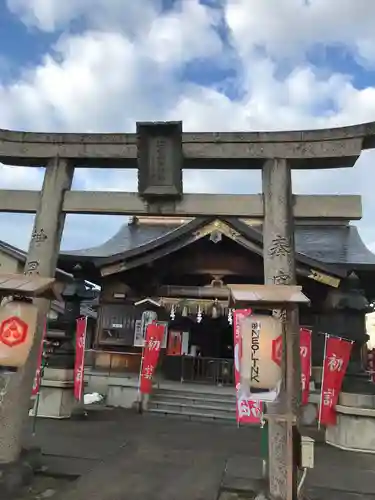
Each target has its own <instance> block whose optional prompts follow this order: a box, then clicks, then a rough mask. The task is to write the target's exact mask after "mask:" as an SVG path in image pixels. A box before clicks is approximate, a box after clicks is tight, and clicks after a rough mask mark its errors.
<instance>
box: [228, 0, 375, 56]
mask: <svg viewBox="0 0 375 500" xmlns="http://www.w3.org/2000/svg"><path fill="white" fill-rule="evenodd" d="M225 12H226V20H227V23H228V25H229V26H230V28H231V29H232V35H233V40H234V42H235V44H236V46H237V48H238V50H239V51H240V52H241V54H243V55H245V54H249V53H250V52H252V51H254V50H256V49H257V48H258V47H263V48H264V49H265V50H266V52H267V53H268V54H270V55H272V56H274V57H277V58H280V57H281V58H284V57H288V56H295V55H301V54H304V53H305V51H306V50H309V49H311V48H313V46H315V45H316V44H321V45H322V46H327V45H336V46H337V45H339V46H340V45H341V46H342V50H343V51H344V50H347V51H352V52H354V54H355V55H356V56H358V57H359V58H360V59H361V60H362V62H365V63H369V64H372V63H374V62H375V49H374V42H375V34H374V30H373V22H372V19H373V18H374V15H375V3H374V2H368V1H367V0H357V1H356V2H353V1H352V0H283V1H282V2H280V1H278V0H226V11H225Z"/></svg>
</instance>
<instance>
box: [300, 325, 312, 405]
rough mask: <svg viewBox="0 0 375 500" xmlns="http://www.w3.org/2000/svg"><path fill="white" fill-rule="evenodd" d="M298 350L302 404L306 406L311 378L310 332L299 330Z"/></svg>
mask: <svg viewBox="0 0 375 500" xmlns="http://www.w3.org/2000/svg"><path fill="white" fill-rule="evenodd" d="M299 349H300V358H301V386H302V404H303V405H307V403H308V402H309V393H310V377H311V330H308V329H307V328H300V348H299Z"/></svg>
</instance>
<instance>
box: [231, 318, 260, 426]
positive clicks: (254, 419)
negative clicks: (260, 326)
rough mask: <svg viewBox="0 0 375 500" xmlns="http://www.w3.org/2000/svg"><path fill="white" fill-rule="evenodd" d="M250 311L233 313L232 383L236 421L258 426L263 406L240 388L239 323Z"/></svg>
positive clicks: (240, 338) (240, 342)
mask: <svg viewBox="0 0 375 500" xmlns="http://www.w3.org/2000/svg"><path fill="white" fill-rule="evenodd" d="M251 312H252V311H251V309H237V310H235V311H234V313H233V344H234V381H235V384H236V419H237V422H238V423H239V424H240V423H241V424H259V423H260V419H261V416H262V409H263V404H262V402H261V401H257V400H254V399H251V398H249V397H248V396H246V395H245V392H244V390H243V388H242V387H241V360H242V332H241V322H242V320H243V319H244V318H246V317H247V316H249V315H250V314H251Z"/></svg>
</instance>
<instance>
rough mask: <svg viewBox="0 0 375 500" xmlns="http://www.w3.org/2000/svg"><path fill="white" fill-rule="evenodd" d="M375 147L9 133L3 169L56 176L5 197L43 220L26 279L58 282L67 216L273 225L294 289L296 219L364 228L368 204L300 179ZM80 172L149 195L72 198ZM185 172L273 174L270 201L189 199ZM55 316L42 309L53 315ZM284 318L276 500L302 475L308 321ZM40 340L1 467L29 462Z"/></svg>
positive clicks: (3, 143)
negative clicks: (28, 419) (23, 434)
mask: <svg viewBox="0 0 375 500" xmlns="http://www.w3.org/2000/svg"><path fill="white" fill-rule="evenodd" d="M374 141H375V122H374V123H368V124H363V125H358V126H352V127H344V128H337V129H329V130H315V131H294V132H239V133H236V132H225V133H222V132H213V133H211V132H210V133H183V132H182V123H181V122H168V123H140V124H137V133H136V134H40V133H26V132H11V131H6V130H0V162H3V163H5V164H8V165H14V166H15V168H16V166H17V165H23V166H30V167H40V166H45V167H46V173H45V179H44V184H43V188H42V191H41V193H39V192H33V191H17V190H14V191H7V190H0V211H2V212H21V213H35V212H36V213H37V216H36V219H35V224H34V231H33V235H32V239H31V242H30V248H29V255H28V259H27V263H26V268H25V272H26V273H30V274H40V275H41V276H52V275H53V274H54V272H55V268H56V262H57V258H58V253H59V248H60V241H61V235H62V230H63V225H64V216H65V214H67V213H81V214H84V213H90V214H108V215H109V214H116V215H121V214H123V215H168V216H178V217H185V216H209V215H216V216H232V217H249V218H264V237H263V238H264V271H265V272H264V274H265V282H266V283H267V284H270V283H272V284H277V285H288V284H294V283H295V259H294V228H293V223H294V222H293V221H294V218H302V219H316V218H328V219H347V220H348V219H351V220H353V219H360V218H361V215H362V213H361V200H360V197H358V196H293V195H292V186H291V169H294V168H298V169H320V168H341V167H352V166H353V165H354V164H355V162H356V160H357V158H358V157H359V155H360V153H361V151H362V149H369V148H372V147H374V145H375V142H374ZM80 167H86V168H90V167H91V168H104V169H105V168H125V169H126V168H138V172H139V192H138V193H123V192H109V193H106V192H82V191H71V190H70V188H71V183H72V179H73V173H74V168H80ZM183 168H184V169H212V170H215V169H228V168H230V169H233V170H235V169H237V170H238V169H240V170H248V169H261V170H262V178H263V193H262V194H256V195H212V194H211V195H209V194H203V195H202V194H200V195H198V194H186V195H184V194H183V186H182V169H183ZM47 307H48V304H47V303H46V302H45V301H44V302H41V303H40V310H41V313H43V312H44V313H45V311H46V308H47ZM280 314H281V317H282V319H283V321H284V322H285V328H284V331H285V332H286V333H285V336H284V339H283V340H284V342H283V349H282V366H283V391H282V392H281V398H280V401H277V402H276V404H275V405H273V407H272V408H271V409H270V415H269V421H270V425H269V429H270V439H269V442H270V446H272V453H270V457H269V472H270V492H271V494H272V495H273V497H275V498H281V499H283V500H292V497H291V495H292V489H293V488H292V487H293V484H294V483H295V477H294V472H295V470H294V469H295V466H294V464H293V457H292V453H291V452H290V451H291V450H290V446H289V445H288V443H289V444H290V441H289V440H288V436H290V435H291V427H290V426H294V425H295V422H296V421H297V420H298V394H299V381H300V379H299V376H298V372H299V337H298V310H297V309H295V310H293V311H291V312H288V313H287V314H285V313H282V312H280ZM40 340H41V330H40V332H39V335H36V337H35V346H34V348H33V349H32V351H31V355H30V357H29V360H28V363H27V366H26V367H25V369H24V370H21V371H20V372H19V373H17V374H16V375H14V380H12V384H11V385H10V387H11V388H12V390H11V391H10V393H9V394H8V395H7V398H6V400H5V401H4V404H3V407H2V408H1V409H0V462H12V461H14V460H15V459H16V456H17V454H18V453H19V451H20V435H19V430H20V419H19V418H18V419H17V418H16V419H14V418H13V416H14V415H15V414H16V413H17V412H18V413H19V412H20V411H21V413H22V415H23V414H24V416H26V414H27V408H28V397H29V394H30V392H31V386H32V380H33V377H34V373H35V367H36V362H37V354H38V346H39V344H40ZM286 344H287V347H288V348H287V349H285V345H286ZM17 391H18V392H17ZM20 405H21V406H20ZM273 415H274V418H273ZM282 415H284V417H285V416H287V417H288V418H286V417H285V418H284V419H283V418H280V416H282ZM276 416H277V418H276ZM288 446H289V448H288ZM291 478H292V479H291ZM292 483H293V484H292Z"/></svg>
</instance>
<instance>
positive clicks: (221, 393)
mask: <svg viewBox="0 0 375 500" xmlns="http://www.w3.org/2000/svg"><path fill="white" fill-rule="evenodd" d="M154 393H155V394H160V395H163V396H173V395H181V396H184V397H197V398H217V399H225V400H233V401H235V400H236V393H235V390H234V388H233V390H232V389H227V390H225V388H223V387H217V388H216V387H215V388H206V387H205V388H203V387H202V388H200V387H199V386H197V389H196V390H194V389H186V388H184V384H181V386H179V387H178V388H176V389H167V388H155V389H154Z"/></svg>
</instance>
